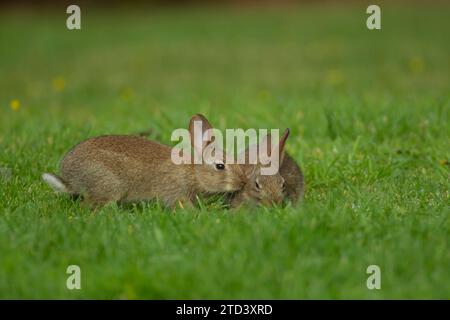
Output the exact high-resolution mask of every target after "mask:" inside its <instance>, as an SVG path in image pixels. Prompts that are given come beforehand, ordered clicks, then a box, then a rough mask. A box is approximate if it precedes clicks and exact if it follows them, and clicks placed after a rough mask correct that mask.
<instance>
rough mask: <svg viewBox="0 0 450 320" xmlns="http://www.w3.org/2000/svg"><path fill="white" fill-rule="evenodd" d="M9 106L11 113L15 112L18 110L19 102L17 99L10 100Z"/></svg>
mask: <svg viewBox="0 0 450 320" xmlns="http://www.w3.org/2000/svg"><path fill="white" fill-rule="evenodd" d="M9 106H10V107H11V110H12V111H17V110H19V108H20V101H19V100H17V99H13V100H11V102H10V104H9Z"/></svg>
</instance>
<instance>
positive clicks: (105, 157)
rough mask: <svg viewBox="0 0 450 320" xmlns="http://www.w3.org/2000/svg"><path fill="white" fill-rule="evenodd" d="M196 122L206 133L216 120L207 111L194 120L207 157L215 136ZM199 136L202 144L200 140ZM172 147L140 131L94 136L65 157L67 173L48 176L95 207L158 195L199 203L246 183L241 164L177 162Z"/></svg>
mask: <svg viewBox="0 0 450 320" xmlns="http://www.w3.org/2000/svg"><path fill="white" fill-rule="evenodd" d="M194 121H200V122H201V124H202V136H203V133H204V132H205V131H206V130H207V129H212V126H211V124H210V123H209V122H208V120H207V119H206V118H205V117H204V116H203V115H201V114H197V115H195V116H193V117H192V118H191V119H190V123H189V135H190V138H191V144H192V146H193V147H194V151H196V152H197V154H199V155H200V156H201V157H202V158H203V156H204V155H203V150H204V149H205V147H206V146H207V145H208V144H210V143H211V142H212V140H211V137H209V138H208V139H206V142H205V141H203V139H202V138H203V137H202V136H200V135H198V136H197V135H196V136H195V137H194V129H193V128H194ZM194 138H195V139H200V140H197V143H194ZM171 150H172V148H171V147H169V146H167V145H163V144H160V143H158V142H155V141H150V140H147V139H145V138H143V137H139V136H127V135H110V136H100V137H95V138H90V139H88V140H86V141H84V142H81V143H80V144H78V145H76V146H75V147H74V148H73V149H72V150H70V151H69V152H68V153H67V154H66V155H65V156H64V158H63V160H62V162H61V176H57V175H55V174H51V173H44V174H43V175H42V178H43V180H44V181H45V182H47V184H49V185H50V187H52V188H53V189H54V190H55V191H57V192H64V193H68V194H70V195H74V196H75V195H82V196H83V197H84V200H83V202H84V204H86V205H87V206H89V207H93V208H96V207H102V206H104V205H106V204H108V203H112V202H135V201H145V200H152V199H158V200H160V201H161V202H162V204H163V205H165V206H167V207H176V205H179V206H181V207H183V205H184V204H186V205H187V206H193V201H194V200H195V198H196V196H197V195H200V194H214V193H224V192H233V191H237V190H239V189H241V188H242V186H243V181H244V180H243V170H242V168H241V167H240V165H238V164H227V163H225V156H223V159H214V161H212V162H211V163H205V161H203V162H202V164H194V163H192V164H181V165H176V164H174V163H173V162H172V160H171Z"/></svg>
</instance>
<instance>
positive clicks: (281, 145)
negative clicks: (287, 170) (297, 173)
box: [278, 128, 290, 163]
mask: <svg viewBox="0 0 450 320" xmlns="http://www.w3.org/2000/svg"><path fill="white" fill-rule="evenodd" d="M289 133H290V130H289V128H287V129H286V130H284V132H283V135H282V136H281V137H280V142H279V143H278V151H279V152H280V158H279V159H280V163H283V160H284V146H285V145H286V140H287V138H288V137H289Z"/></svg>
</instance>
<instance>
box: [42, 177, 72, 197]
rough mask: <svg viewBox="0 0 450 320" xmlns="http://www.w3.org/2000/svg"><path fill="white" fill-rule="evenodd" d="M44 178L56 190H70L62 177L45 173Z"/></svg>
mask: <svg viewBox="0 0 450 320" xmlns="http://www.w3.org/2000/svg"><path fill="white" fill-rule="evenodd" d="M42 179H43V180H44V181H45V182H47V184H48V185H49V186H50V187H51V188H52V189H53V190H55V191H56V192H69V191H68V190H67V187H66V185H65V184H64V182H63V181H62V180H61V178H60V177H58V176H56V175H54V174H51V173H44V174H43V175H42Z"/></svg>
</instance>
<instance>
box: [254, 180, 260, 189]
mask: <svg viewBox="0 0 450 320" xmlns="http://www.w3.org/2000/svg"><path fill="white" fill-rule="evenodd" d="M255 186H256V189H258V190H261V186H260V185H259V183H258V181H255Z"/></svg>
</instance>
